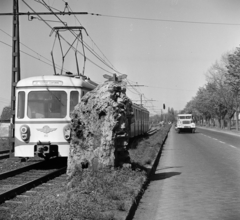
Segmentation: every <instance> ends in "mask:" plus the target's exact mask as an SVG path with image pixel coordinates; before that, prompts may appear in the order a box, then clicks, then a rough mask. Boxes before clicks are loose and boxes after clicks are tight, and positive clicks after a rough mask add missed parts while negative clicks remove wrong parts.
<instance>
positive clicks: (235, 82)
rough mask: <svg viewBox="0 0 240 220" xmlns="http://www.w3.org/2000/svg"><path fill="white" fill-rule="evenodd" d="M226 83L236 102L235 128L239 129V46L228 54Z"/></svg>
mask: <svg viewBox="0 0 240 220" xmlns="http://www.w3.org/2000/svg"><path fill="white" fill-rule="evenodd" d="M226 68H227V73H226V83H227V84H228V85H229V86H230V88H231V91H232V92H233V95H234V99H235V103H236V105H237V106H236V115H237V117H236V129H237V130H239V125H238V115H239V104H238V103H239V100H240V47H237V48H236V50H235V51H234V52H233V53H231V54H229V55H228V65H227V66H226Z"/></svg>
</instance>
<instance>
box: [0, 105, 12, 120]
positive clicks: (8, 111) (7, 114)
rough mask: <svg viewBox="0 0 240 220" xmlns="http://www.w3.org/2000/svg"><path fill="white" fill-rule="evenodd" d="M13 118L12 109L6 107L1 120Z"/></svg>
mask: <svg viewBox="0 0 240 220" xmlns="http://www.w3.org/2000/svg"><path fill="white" fill-rule="evenodd" d="M10 118H11V107H10V106H6V107H4V108H3V110H2V114H1V120H10Z"/></svg>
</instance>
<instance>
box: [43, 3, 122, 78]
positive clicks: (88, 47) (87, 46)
mask: <svg viewBox="0 0 240 220" xmlns="http://www.w3.org/2000/svg"><path fill="white" fill-rule="evenodd" d="M42 2H43V4H44V5H45V7H46V8H47V9H48V10H49V11H50V12H52V13H53V14H54V15H55V16H56V17H57V18H58V20H59V21H61V22H62V23H63V25H64V26H67V25H66V24H65V23H64V22H63V21H62V20H61V19H60V18H59V16H58V15H57V14H56V13H54V11H53V10H52V9H51V7H50V6H49V5H47V4H46V2H45V1H44V0H42ZM69 31H70V32H71V33H72V34H73V35H74V36H75V37H76V38H77V39H78V40H79V41H80V42H81V43H83V44H84V46H85V47H86V48H87V49H88V51H89V52H90V53H92V54H93V55H94V56H95V57H96V58H97V59H99V60H100V61H101V62H103V63H104V64H105V65H106V66H107V67H108V68H110V69H112V70H113V71H115V72H118V71H116V70H115V69H114V68H113V67H112V66H109V64H107V63H106V62H105V60H103V59H102V58H101V57H100V56H99V55H98V54H96V53H95V51H93V50H92V48H91V47H90V46H89V45H87V44H86V43H85V42H82V41H81V39H79V37H77V34H76V33H75V32H74V31H72V30H69ZM80 54H81V55H82V56H83V54H82V53H80ZM112 74H113V73H112Z"/></svg>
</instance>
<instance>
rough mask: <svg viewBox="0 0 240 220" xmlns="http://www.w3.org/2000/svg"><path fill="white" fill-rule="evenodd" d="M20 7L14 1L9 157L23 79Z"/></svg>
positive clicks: (16, 0)
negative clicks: (18, 93)
mask: <svg viewBox="0 0 240 220" xmlns="http://www.w3.org/2000/svg"><path fill="white" fill-rule="evenodd" d="M18 13H19V7H18V0H13V26H12V27H13V29H12V32H13V34H12V89H11V122H10V123H11V124H10V130H11V133H10V134H11V137H10V138H11V139H10V140H11V147H10V150H9V156H10V155H11V152H12V151H13V150H14V135H15V114H16V109H15V102H16V97H15V91H16V85H17V82H18V81H19V80H20V79H21V74H20V45H19V44H20V36H19V16H18Z"/></svg>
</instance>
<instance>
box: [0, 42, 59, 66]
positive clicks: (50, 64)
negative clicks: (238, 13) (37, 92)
mask: <svg viewBox="0 0 240 220" xmlns="http://www.w3.org/2000/svg"><path fill="white" fill-rule="evenodd" d="M0 43H2V44H5V45H7V46H9V47H12V45H10V44H8V43H5V42H4V41H1V40H0ZM20 52H21V53H24V54H26V55H28V56H30V57H32V58H34V59H36V60H38V61H41V62H43V63H45V64H47V65H49V66H52V63H47V62H46V61H43V60H41V59H40V58H38V57H35V56H33V55H31V54H29V53H27V52H25V51H23V50H20ZM57 69H59V70H60V69H61V68H59V67H57Z"/></svg>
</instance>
